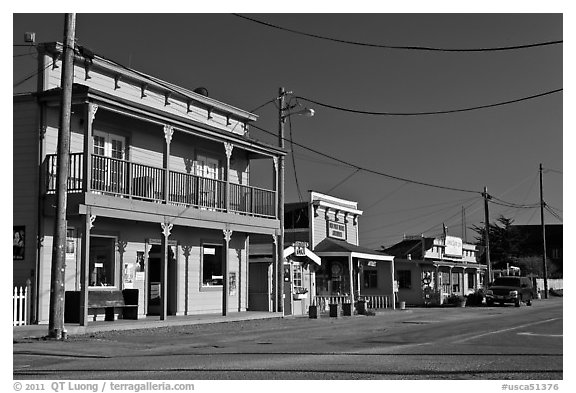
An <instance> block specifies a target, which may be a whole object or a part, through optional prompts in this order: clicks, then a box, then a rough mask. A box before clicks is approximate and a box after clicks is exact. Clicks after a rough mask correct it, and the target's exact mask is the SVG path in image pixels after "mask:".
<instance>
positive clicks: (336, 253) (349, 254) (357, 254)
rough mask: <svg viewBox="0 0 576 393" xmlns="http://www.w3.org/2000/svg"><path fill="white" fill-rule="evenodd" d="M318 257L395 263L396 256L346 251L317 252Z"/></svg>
mask: <svg viewBox="0 0 576 393" xmlns="http://www.w3.org/2000/svg"><path fill="white" fill-rule="evenodd" d="M316 254H317V255H319V256H321V257H351V258H358V259H369V260H372V261H384V262H393V261H394V256H392V255H383V254H368V253H364V252H354V251H350V252H346V251H324V252H317V253H316Z"/></svg>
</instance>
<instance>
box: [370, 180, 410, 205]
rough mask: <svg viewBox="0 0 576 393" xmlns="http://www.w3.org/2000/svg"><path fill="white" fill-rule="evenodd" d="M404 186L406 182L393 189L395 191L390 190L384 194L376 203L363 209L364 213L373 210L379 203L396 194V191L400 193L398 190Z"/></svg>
mask: <svg viewBox="0 0 576 393" xmlns="http://www.w3.org/2000/svg"><path fill="white" fill-rule="evenodd" d="M406 184H408V182H404V183H402V184H400V187H398V188H395V189H394V190H392V191H391V192H389V193H387V194H385V195H384V196H383V197H382V198H380V199H378V200H377V201H376V202H374V203H372V204H371V205H370V206H368V207H366V208H364V211H366V210H369V209H371V208H373V207H374V206H376V205H378V204H380V202H382V201H384V200H385V199H386V198H388V197H391V196H392V195H394V194H395V193H397V192H398V191H400V189H401V188H403V187H404V186H405V185H406Z"/></svg>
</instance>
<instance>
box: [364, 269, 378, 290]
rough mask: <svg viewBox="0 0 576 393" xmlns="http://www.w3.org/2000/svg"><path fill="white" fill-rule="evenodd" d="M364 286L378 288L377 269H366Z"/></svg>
mask: <svg viewBox="0 0 576 393" xmlns="http://www.w3.org/2000/svg"><path fill="white" fill-rule="evenodd" d="M364 288H378V271H377V270H364Z"/></svg>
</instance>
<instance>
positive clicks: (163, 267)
mask: <svg viewBox="0 0 576 393" xmlns="http://www.w3.org/2000/svg"><path fill="white" fill-rule="evenodd" d="M160 226H161V227H162V234H163V235H164V236H162V256H161V258H160V320H161V321H163V320H165V319H166V318H167V316H168V287H167V285H168V247H169V246H168V237H169V236H170V232H171V231H172V227H173V224H171V223H168V222H163V223H162V224H160Z"/></svg>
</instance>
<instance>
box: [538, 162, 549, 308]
mask: <svg viewBox="0 0 576 393" xmlns="http://www.w3.org/2000/svg"><path fill="white" fill-rule="evenodd" d="M544 206H545V202H544V193H543V187H542V164H540V223H541V225H542V267H543V274H544V299H548V268H547V267H546V225H544Z"/></svg>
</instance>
